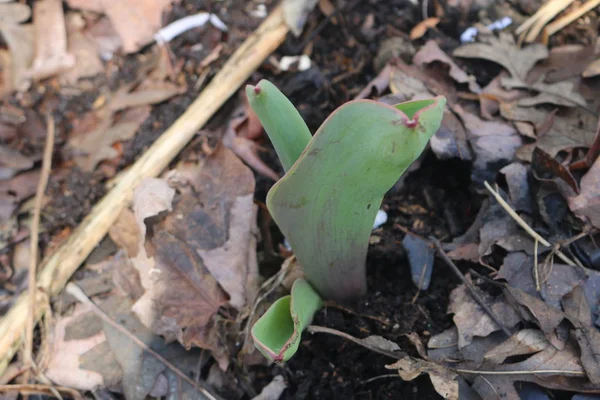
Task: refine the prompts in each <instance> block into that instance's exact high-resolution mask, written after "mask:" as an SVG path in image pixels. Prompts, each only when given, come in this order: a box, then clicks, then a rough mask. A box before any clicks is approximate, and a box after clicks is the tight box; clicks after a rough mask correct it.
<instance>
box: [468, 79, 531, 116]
mask: <svg viewBox="0 0 600 400" xmlns="http://www.w3.org/2000/svg"><path fill="white" fill-rule="evenodd" d="M506 75H507V73H506V72H504V71H503V72H501V73H500V74H499V75H498V76H497V77H495V78H494V79H492V80H491V81H490V83H488V85H487V86H486V87H484V88H483V90H482V91H481V94H480V96H479V104H480V112H481V116H482V117H483V118H485V119H490V120H491V119H493V116H494V115H496V114H497V113H498V111H499V103H505V102H511V101H516V100H518V99H519V98H522V97H525V96H526V95H527V94H526V93H525V92H523V91H520V90H506V89H504V88H503V87H502V85H501V84H500V82H501V80H502V79H504V78H505V77H506Z"/></svg>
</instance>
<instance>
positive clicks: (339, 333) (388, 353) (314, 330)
mask: <svg viewBox="0 0 600 400" xmlns="http://www.w3.org/2000/svg"><path fill="white" fill-rule="evenodd" d="M306 331H307V332H310V333H328V334H330V335H335V336H339V337H341V338H344V339H347V340H349V341H351V342H353V343H356V344H357V345H359V346H362V347H364V348H366V349H369V350H371V351H374V352H376V353H379V354H383V355H384V356H388V357H390V358H394V359H396V360H400V359H401V358H402V357H404V356H406V353H403V352H397V353H394V352H391V351H387V350H384V349H380V348H379V347H376V346H372V345H370V344H369V343H365V341H364V340H363V339H359V338H356V337H354V336H352V335H348V334H347V333H345V332H342V331H338V330H337V329H331V328H326V327H324V326H318V325H309V327H308V328H306Z"/></svg>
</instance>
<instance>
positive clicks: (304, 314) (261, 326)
mask: <svg viewBox="0 0 600 400" xmlns="http://www.w3.org/2000/svg"><path fill="white" fill-rule="evenodd" d="M322 306H323V302H322V301H321V298H320V297H319V295H318V294H317V292H315V290H314V289H313V288H312V286H310V284H309V283H308V282H306V281H305V280H304V279H297V280H296V281H295V282H294V284H293V286H292V293H291V295H289V296H285V297H282V298H280V299H279V300H277V301H276V302H275V303H273V305H272V306H271V307H270V308H269V309H268V310H267V312H266V313H265V314H264V315H263V316H262V317H260V319H259V320H258V321H256V323H255V324H254V326H253V327H252V338H253V339H254V345H255V346H256V348H258V349H259V350H260V352H261V353H262V354H263V355H264V356H265V357H266V358H268V359H269V360H271V361H275V362H285V361H287V360H289V359H290V357H291V356H293V355H294V354H295V353H296V351H297V350H298V346H300V335H301V334H302V331H304V329H306V327H307V326H308V325H309V324H310V323H311V321H312V318H313V315H314V314H315V313H316V312H317V311H318V310H319V309H320V308H321V307H322Z"/></svg>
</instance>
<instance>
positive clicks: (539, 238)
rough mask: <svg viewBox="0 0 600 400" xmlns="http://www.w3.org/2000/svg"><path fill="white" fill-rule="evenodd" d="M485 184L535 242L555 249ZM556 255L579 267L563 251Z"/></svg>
mask: <svg viewBox="0 0 600 400" xmlns="http://www.w3.org/2000/svg"><path fill="white" fill-rule="evenodd" d="M483 184H484V185H485V187H486V189H487V190H489V192H490V193H491V194H492V196H494V198H495V199H496V200H497V201H498V203H500V205H501V206H502V208H504V210H505V211H506V212H507V213H508V215H510V216H511V217H512V218H513V219H514V220H515V221H516V222H517V224H519V225H520V226H521V228H523V229H525V232H527V233H528V234H529V235H530V236H531V237H532V238H534V239H535V240H537V241H539V242H540V243H541V244H542V246H545V247H548V248H552V247H553V246H552V244H551V243H550V242H548V241H547V240H546V239H544V238H543V237H542V236H541V235H540V234H539V233H537V232H536V231H534V230H533V228H531V227H530V226H529V225H527V222H525V221H524V220H523V218H521V217H520V216H519V214H517V213H516V212H515V210H513V209H512V207H511V206H510V205H509V204H508V203H507V202H506V200H504V199H503V198H502V196H500V194H499V193H498V192H497V191H495V190H494V189H493V188H492V187H491V186H490V184H489V183H487V182H484V183H483ZM556 255H557V256H558V257H559V258H560V259H561V260H563V261H564V262H565V263H567V264H569V265H571V266H576V265H577V264H576V263H574V262H573V261H572V260H571V259H570V258H569V257H567V256H566V255H565V254H564V253H563V252H562V251H560V250H558V249H557V250H556Z"/></svg>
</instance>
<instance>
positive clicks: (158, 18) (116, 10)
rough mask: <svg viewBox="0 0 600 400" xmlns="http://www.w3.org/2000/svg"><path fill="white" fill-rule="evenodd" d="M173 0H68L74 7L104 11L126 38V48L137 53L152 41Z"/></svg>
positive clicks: (98, 11)
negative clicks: (150, 0) (149, 0)
mask: <svg viewBox="0 0 600 400" xmlns="http://www.w3.org/2000/svg"><path fill="white" fill-rule="evenodd" d="M173 2H177V1H173V0H157V1H152V2H148V1H145V0H128V1H119V0H92V1H88V0H68V1H67V3H68V4H69V6H70V7H71V8H79V9H82V10H88V11H94V12H97V13H104V14H106V16H107V17H108V18H109V19H110V20H111V22H112V24H113V26H114V27H115V30H116V31H117V32H118V34H119V36H120V37H121V40H122V41H123V51H125V53H134V52H136V51H138V50H139V49H141V48H142V47H143V46H145V45H147V44H148V43H150V42H152V40H153V39H154V34H155V33H156V32H158V30H159V29H160V28H161V26H162V15H163V13H164V12H165V11H167V10H168V9H169V8H170V7H171V3H173Z"/></svg>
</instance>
